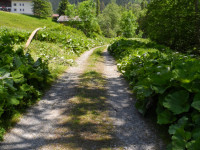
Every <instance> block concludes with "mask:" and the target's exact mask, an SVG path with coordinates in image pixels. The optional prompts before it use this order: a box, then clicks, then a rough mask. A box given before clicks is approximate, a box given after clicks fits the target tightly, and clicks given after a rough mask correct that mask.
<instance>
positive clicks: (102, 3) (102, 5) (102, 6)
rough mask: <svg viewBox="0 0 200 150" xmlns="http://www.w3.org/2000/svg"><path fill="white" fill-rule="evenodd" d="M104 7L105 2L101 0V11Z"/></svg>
mask: <svg viewBox="0 0 200 150" xmlns="http://www.w3.org/2000/svg"><path fill="white" fill-rule="evenodd" d="M104 8H105V4H104V2H103V1H102V2H101V6H100V10H101V12H102V11H103V10H104Z"/></svg>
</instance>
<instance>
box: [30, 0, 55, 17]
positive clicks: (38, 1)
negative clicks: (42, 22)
mask: <svg viewBox="0 0 200 150" xmlns="http://www.w3.org/2000/svg"><path fill="white" fill-rule="evenodd" d="M33 13H34V15H35V16H39V17H49V16H51V15H52V13H53V12H52V5H51V3H50V2H49V0H33Z"/></svg>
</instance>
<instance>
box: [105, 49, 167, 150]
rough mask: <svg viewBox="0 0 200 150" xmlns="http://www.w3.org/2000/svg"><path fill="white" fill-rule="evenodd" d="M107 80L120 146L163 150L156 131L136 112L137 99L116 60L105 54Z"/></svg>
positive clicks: (131, 148)
mask: <svg viewBox="0 0 200 150" xmlns="http://www.w3.org/2000/svg"><path fill="white" fill-rule="evenodd" d="M104 58H105V65H106V66H105V69H104V76H105V77H106V78H107V88H108V95H109V97H108V102H109V104H110V116H111V118H112V120H113V125H114V127H115V131H116V133H115V134H116V136H117V138H118V139H120V141H121V142H120V143H121V144H120V145H121V146H122V147H123V148H124V149H127V150H162V149H164V144H163V143H162V141H161V140H160V138H159V137H158V136H157V133H156V131H155V129H154V130H153V127H151V126H150V124H148V123H147V121H145V120H144V117H142V116H141V115H140V114H139V113H138V111H137V110H136V108H135V106H134V103H135V99H134V98H133V95H131V92H130V91H129V89H128V87H129V85H128V84H127V82H126V81H125V80H124V78H123V77H121V74H120V73H119V72H118V71H117V66H116V63H115V61H114V59H113V58H112V57H111V56H110V55H109V54H108V52H107V51H106V52H104Z"/></svg>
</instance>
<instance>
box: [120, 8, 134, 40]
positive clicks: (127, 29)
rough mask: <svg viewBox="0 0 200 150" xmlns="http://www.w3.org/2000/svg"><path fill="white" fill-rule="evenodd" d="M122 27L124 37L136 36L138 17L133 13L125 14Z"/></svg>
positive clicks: (126, 12)
mask: <svg viewBox="0 0 200 150" xmlns="http://www.w3.org/2000/svg"><path fill="white" fill-rule="evenodd" d="M120 27H121V31H122V35H123V36H124V37H127V38H132V37H134V36H135V31H136V29H137V24H136V17H135V16H134V14H133V13H132V12H131V11H125V12H123V14H122V17H121V23H120Z"/></svg>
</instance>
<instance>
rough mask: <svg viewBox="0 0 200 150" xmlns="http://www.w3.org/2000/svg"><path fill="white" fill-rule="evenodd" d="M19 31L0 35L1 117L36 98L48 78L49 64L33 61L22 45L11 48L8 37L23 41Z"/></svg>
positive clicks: (0, 128) (0, 118) (1, 131)
mask: <svg viewBox="0 0 200 150" xmlns="http://www.w3.org/2000/svg"><path fill="white" fill-rule="evenodd" d="M11 33H12V32H11ZM5 35H7V36H5ZM19 35H20V34H19ZM19 35H18V36H16V37H17V38H14V36H12V34H6V33H5V34H2V35H1V37H3V38H0V95H1V96H0V120H1V121H3V120H4V118H8V117H9V116H12V115H13V114H14V113H15V111H16V110H19V109H21V108H25V107H27V106H29V105H31V104H32V103H33V102H34V101H35V100H37V99H38V98H39V97H40V96H41V92H42V91H43V90H44V88H45V86H46V83H47V81H48V79H49V78H50V74H49V71H48V64H47V63H46V62H43V61H42V60H41V58H38V60H37V61H34V60H33V59H32V57H31V55H30V54H28V53H27V54H26V55H24V52H23V49H22V48H19V49H18V50H16V51H14V50H13V47H12V43H13V42H10V40H11V39H14V40H13V41H14V42H16V41H21V40H22V41H23V40H24V36H22V37H23V38H19V37H21V36H19ZM9 37H10V38H9ZM1 123H2V122H0V125H1ZM4 132H5V130H4V128H2V127H0V139H1V138H2V135H3V134H4Z"/></svg>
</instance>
